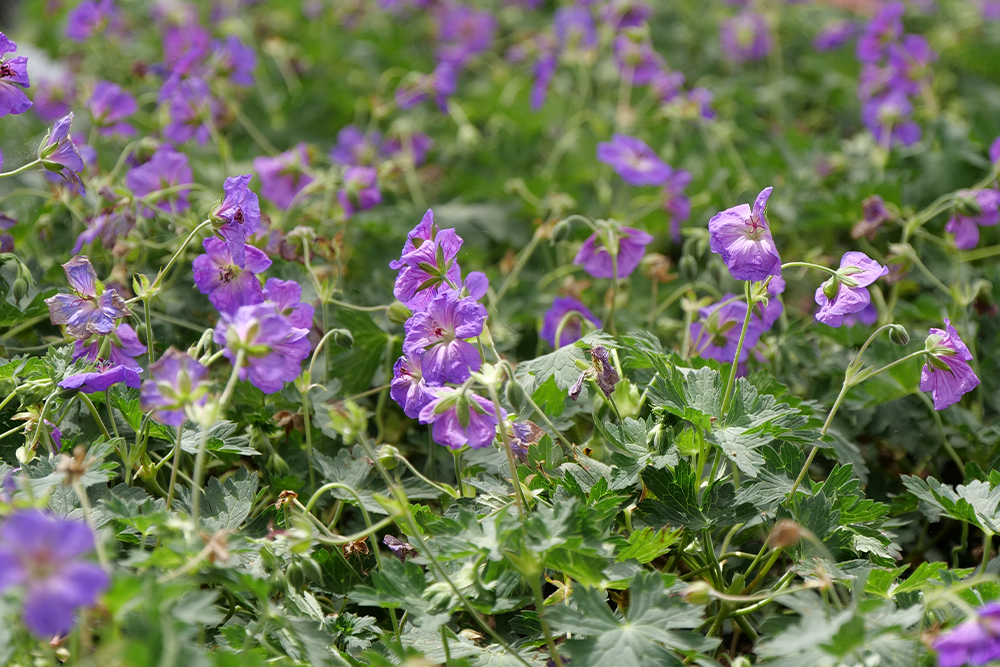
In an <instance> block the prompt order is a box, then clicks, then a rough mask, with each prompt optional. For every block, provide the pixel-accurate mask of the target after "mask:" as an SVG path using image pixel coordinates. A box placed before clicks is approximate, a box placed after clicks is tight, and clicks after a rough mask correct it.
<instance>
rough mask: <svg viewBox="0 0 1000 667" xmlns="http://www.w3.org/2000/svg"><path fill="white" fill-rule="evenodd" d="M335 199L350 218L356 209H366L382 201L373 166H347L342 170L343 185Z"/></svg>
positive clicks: (376, 173)
mask: <svg viewBox="0 0 1000 667" xmlns="http://www.w3.org/2000/svg"><path fill="white" fill-rule="evenodd" d="M337 201H338V202H340V207H341V208H342V209H344V217H345V218H347V219H350V218H351V217H352V216H353V215H354V214H355V213H356V212H358V211H367V210H368V209H370V208H375V207H376V206H378V205H379V204H381V203H382V193H381V191H379V189H378V170H377V169H375V167H348V168H347V170H346V171H344V187H343V188H341V189H340V190H338V191H337Z"/></svg>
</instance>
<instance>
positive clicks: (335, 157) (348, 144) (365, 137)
mask: <svg viewBox="0 0 1000 667" xmlns="http://www.w3.org/2000/svg"><path fill="white" fill-rule="evenodd" d="M381 141H382V135H381V134H379V133H378V132H372V133H371V134H365V133H364V132H363V131H362V130H360V129H358V128H357V127H356V126H354V125H346V126H344V127H342V128H341V129H340V131H339V132H337V143H336V144H335V145H334V147H333V148H331V149H330V160H331V161H332V162H334V163H335V164H339V165H343V166H345V167H357V166H361V165H366V164H370V163H372V162H374V161H375V158H376V157H378V146H379V143H380V142H381Z"/></svg>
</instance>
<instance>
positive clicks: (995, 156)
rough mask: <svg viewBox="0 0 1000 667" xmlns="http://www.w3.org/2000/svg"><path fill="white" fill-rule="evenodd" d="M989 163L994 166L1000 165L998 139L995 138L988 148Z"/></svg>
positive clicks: (999, 144)
mask: <svg viewBox="0 0 1000 667" xmlns="http://www.w3.org/2000/svg"><path fill="white" fill-rule="evenodd" d="M990 162H992V163H993V164H994V165H996V164H1000V137H997V138H996V139H995V140H994V141H993V145H991V146H990Z"/></svg>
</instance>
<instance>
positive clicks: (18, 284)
mask: <svg viewBox="0 0 1000 667" xmlns="http://www.w3.org/2000/svg"><path fill="white" fill-rule="evenodd" d="M13 292H14V298H15V299H17V300H18V301H20V300H21V299H23V298H24V295H25V294H27V293H28V281H27V280H25V279H24V278H17V279H15V280H14V289H13Z"/></svg>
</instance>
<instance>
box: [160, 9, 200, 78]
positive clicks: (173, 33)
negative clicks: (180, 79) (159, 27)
mask: <svg viewBox="0 0 1000 667" xmlns="http://www.w3.org/2000/svg"><path fill="white" fill-rule="evenodd" d="M195 11H196V10H195ZM197 20H198V18H197V13H193V15H192V16H188V17H184V18H183V20H182V22H181V23H180V24H178V25H171V26H168V27H167V28H165V29H164V31H163V61H164V63H165V64H166V65H167V67H168V68H169V69H170V70H171V71H172V72H174V73H185V72H187V71H188V70H189V69H190V68H191V67H192V66H193V65H194V64H195V63H200V62H201V61H202V60H204V58H205V57H206V56H207V55H208V48H209V45H210V43H211V39H212V35H211V33H209V32H208V30H206V29H205V28H204V27H203V26H201V25H198V23H197Z"/></svg>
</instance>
